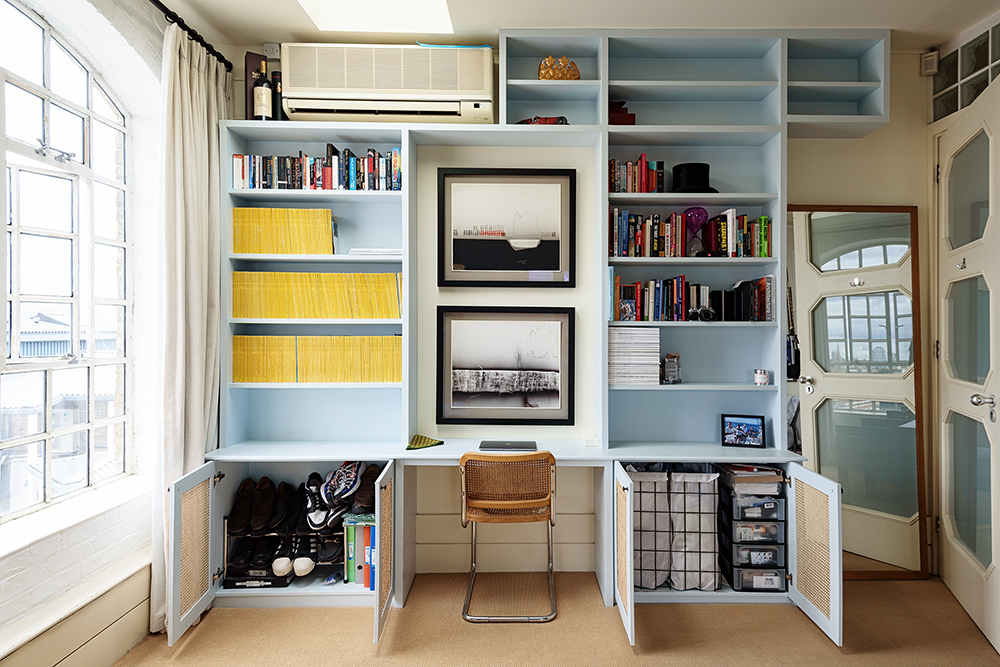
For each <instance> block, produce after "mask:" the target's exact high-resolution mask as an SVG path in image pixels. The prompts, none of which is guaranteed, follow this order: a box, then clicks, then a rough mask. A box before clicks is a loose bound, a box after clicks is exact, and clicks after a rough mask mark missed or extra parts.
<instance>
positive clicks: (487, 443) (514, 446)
mask: <svg viewBox="0 0 1000 667" xmlns="http://www.w3.org/2000/svg"><path fill="white" fill-rule="evenodd" d="M479 451H482V452H535V451H538V446H537V445H536V444H535V441H534V440H482V441H480V443H479Z"/></svg>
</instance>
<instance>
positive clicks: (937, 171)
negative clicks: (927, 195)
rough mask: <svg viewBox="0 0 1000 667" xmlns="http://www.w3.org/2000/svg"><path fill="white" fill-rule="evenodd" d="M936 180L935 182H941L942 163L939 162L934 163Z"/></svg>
mask: <svg viewBox="0 0 1000 667" xmlns="http://www.w3.org/2000/svg"><path fill="white" fill-rule="evenodd" d="M934 182H935V183H940V182H941V165H939V164H937V165H934Z"/></svg>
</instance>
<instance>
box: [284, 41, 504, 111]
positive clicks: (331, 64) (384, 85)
mask: <svg viewBox="0 0 1000 667" xmlns="http://www.w3.org/2000/svg"><path fill="white" fill-rule="evenodd" d="M281 87H282V90H281V95H282V105H283V106H284V108H285V113H286V114H287V115H288V117H289V118H291V119H292V120H343V121H393V122H425V123H426V122H431V123H492V122H493V49H491V48H490V47H471V48H470V47H448V46H442V47H439V46H416V45H414V46H393V45H381V44H296V43H292V44H282V45H281Z"/></svg>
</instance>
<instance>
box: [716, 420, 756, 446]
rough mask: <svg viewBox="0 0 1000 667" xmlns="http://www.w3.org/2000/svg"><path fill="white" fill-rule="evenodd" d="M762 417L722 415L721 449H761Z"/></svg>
mask: <svg viewBox="0 0 1000 667" xmlns="http://www.w3.org/2000/svg"><path fill="white" fill-rule="evenodd" d="M764 440H765V437H764V416H763V415H722V445H723V447H756V448H759V449H763V448H764V447H765V443H764Z"/></svg>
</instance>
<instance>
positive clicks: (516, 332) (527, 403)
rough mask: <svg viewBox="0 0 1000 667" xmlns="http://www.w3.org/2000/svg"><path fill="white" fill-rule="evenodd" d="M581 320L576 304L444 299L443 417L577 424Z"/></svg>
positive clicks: (440, 335) (440, 331) (440, 325)
mask: <svg viewBox="0 0 1000 667" xmlns="http://www.w3.org/2000/svg"><path fill="white" fill-rule="evenodd" d="M575 319H576V313H575V309H573V308H555V307H507V306H438V309H437V391H436V393H437V399H436V403H437V423H438V424H529V425H572V424H573V423H574V422H573V419H574V390H575V386H574V383H575V362H574V330H575ZM463 386H464V390H462V389H461V387H463ZM525 386H530V387H531V389H524V388H523V387H525Z"/></svg>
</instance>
